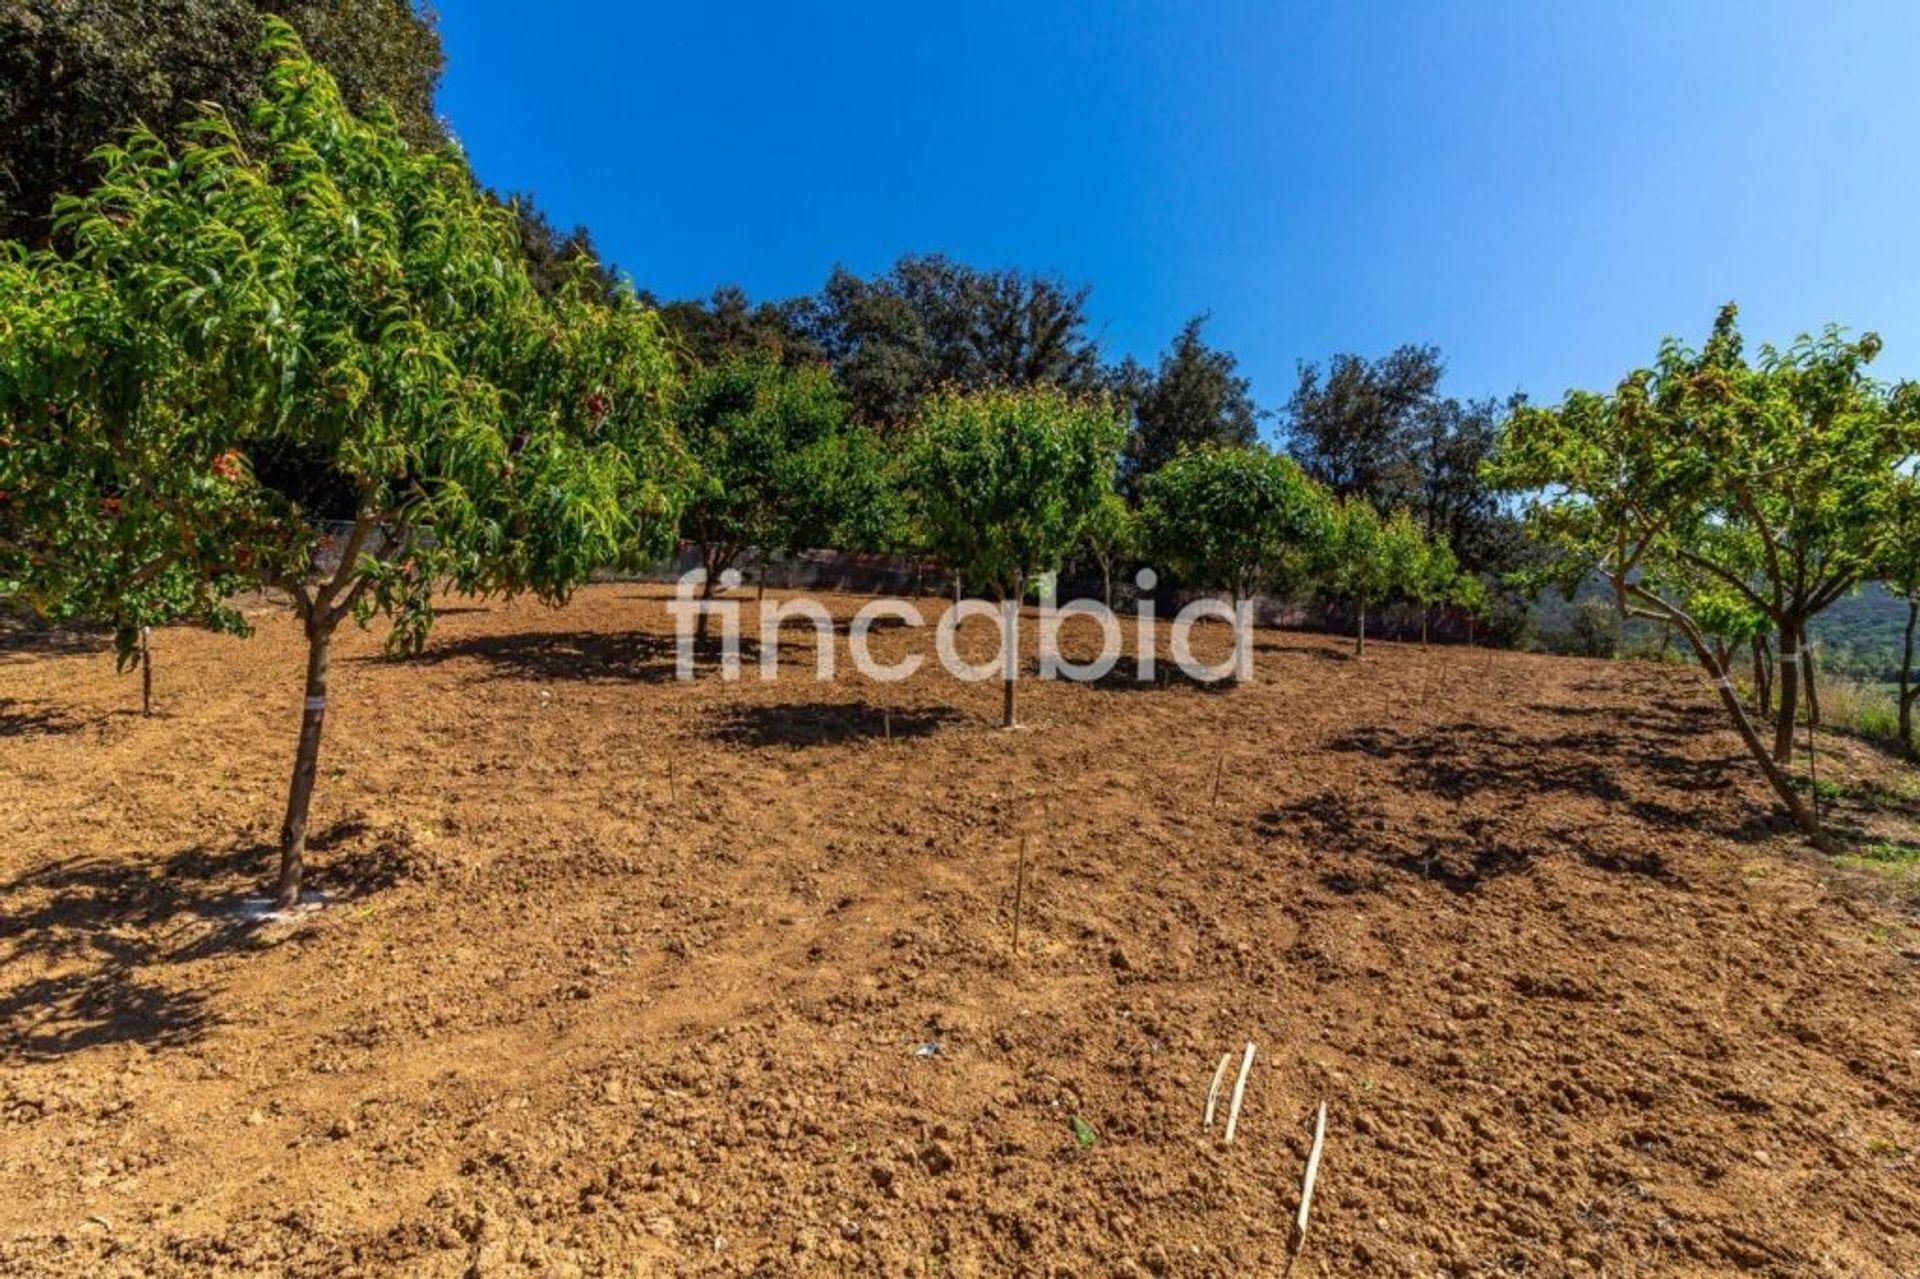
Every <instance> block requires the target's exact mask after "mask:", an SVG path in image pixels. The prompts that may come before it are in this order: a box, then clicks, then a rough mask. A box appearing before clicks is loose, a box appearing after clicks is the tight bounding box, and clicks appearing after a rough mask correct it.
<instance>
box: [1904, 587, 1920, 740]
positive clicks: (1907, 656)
mask: <svg viewBox="0 0 1920 1279" xmlns="http://www.w3.org/2000/svg"><path fill="white" fill-rule="evenodd" d="M1916 629H1920V596H1915V597H1914V598H1912V599H1910V600H1908V601H1907V643H1906V648H1905V649H1904V650H1903V652H1902V653H1901V657H1900V749H1901V750H1903V751H1905V752H1906V753H1907V758H1908V759H1920V742H1916V741H1914V740H1913V703H1914V702H1915V700H1916V699H1920V687H1916V686H1915V685H1914V682H1913V641H1914V632H1915V630H1916Z"/></svg>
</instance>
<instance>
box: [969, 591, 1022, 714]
mask: <svg viewBox="0 0 1920 1279" xmlns="http://www.w3.org/2000/svg"><path fill="white" fill-rule="evenodd" d="M954 580H955V581H956V582H957V581H958V580H959V579H958V578H957V577H956V578H955V579H954ZM1026 597H1027V592H1026V578H1025V576H1024V575H1023V574H1020V573H1015V574H1014V575H1013V610H1012V612H1008V611H1007V597H1006V596H1005V595H1002V596H1001V597H1000V618H1001V625H1000V631H1001V633H1000V727H1002V728H1013V727H1015V726H1016V725H1017V724H1018V723H1019V718H1018V715H1017V713H1016V712H1017V709H1018V708H1017V706H1016V704H1015V698H1014V691H1013V690H1014V684H1015V683H1016V681H1017V679H1018V676H1019V674H1020V623H1019V620H1018V619H1019V617H1020V602H1021V601H1022V600H1024V599H1025V598H1026Z"/></svg>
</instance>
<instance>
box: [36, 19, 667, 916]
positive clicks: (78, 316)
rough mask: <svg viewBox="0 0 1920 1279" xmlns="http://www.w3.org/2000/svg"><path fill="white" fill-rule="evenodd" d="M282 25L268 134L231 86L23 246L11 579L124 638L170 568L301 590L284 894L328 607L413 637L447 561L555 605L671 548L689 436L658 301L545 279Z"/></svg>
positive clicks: (276, 38) (295, 596) (206, 593)
mask: <svg viewBox="0 0 1920 1279" xmlns="http://www.w3.org/2000/svg"><path fill="white" fill-rule="evenodd" d="M267 48H268V50H269V52H270V53H271V54H272V55H273V56H274V57H276V58H277V59H278V61H277V62H276V64H275V66H274V69H273V71H272V72H271V73H270V76H269V78H268V82H267V85H268V87H267V92H266V95H265V97H264V98H263V99H262V101H261V102H260V103H259V104H257V105H256V107H255V109H254V111H253V112H252V115H251V118H250V120H249V130H248V132H249V135H250V136H252V137H254V138H257V139H259V141H257V142H255V143H252V144H245V143H243V142H242V139H241V133H240V130H239V129H238V128H237V127H236V126H235V125H234V124H233V123H232V122H231V121H230V120H229V119H228V118H227V116H226V115H225V113H224V112H221V111H219V110H217V109H215V110H213V111H211V112H210V113H209V114H207V115H204V116H202V117H201V118H200V119H198V120H196V121H194V122H193V123H191V124H189V125H187V126H183V129H182V136H183V139H184V140H183V142H182V143H181V145H180V146H179V147H178V149H177V150H176V149H174V148H172V147H170V146H169V145H168V144H167V143H166V142H165V141H164V140H163V139H162V138H160V137H159V136H158V135H157V134H155V133H153V132H151V131H148V130H145V129H139V130H136V131H134V132H133V133H132V134H131V135H130V136H129V138H128V139H127V141H126V142H125V144H124V145H121V146H116V147H112V148H109V149H107V150H106V151H105V152H103V153H102V156H101V168H102V174H103V177H102V181H101V184H100V185H99V187H98V188H96V189H95V190H94V191H93V192H91V193H89V194H87V195H85V196H82V197H77V198H73V199H70V200H67V201H65V202H63V204H62V205H61V206H60V209H59V218H60V221H61V224H62V226H63V228H64V230H65V233H66V234H67V235H68V236H70V238H71V242H72V244H73V246H74V251H73V253H72V255H71V256H69V257H57V256H55V255H53V254H52V253H48V252H42V253H39V254H35V255H32V256H23V255H21V254H19V253H18V252H16V253H15V254H14V255H13V256H12V257H11V258H9V259H8V260H7V262H6V266H5V271H6V273H7V276H8V279H7V285H8V287H6V288H5V289H0V306H3V307H4V314H0V379H4V380H0V409H4V414H5V418H6V420H8V421H9V422H10V423H11V426H10V427H9V433H10V435H11V436H12V437H13V438H12V441H11V442H12V445H13V447H10V448H8V449H7V450H6V451H5V454H4V459H0V488H3V489H5V490H6V491H7V493H8V495H9V501H8V505H9V507H10V508H12V509H13V510H15V511H16V512H17V513H18V514H17V515H16V517H15V520H14V522H13V523H12V524H11V527H10V538H9V541H8V542H7V543H6V544H4V545H0V555H3V556H4V558H3V559H0V580H4V581H6V582H7V583H8V584H9V585H10V587H12V588H13V589H15V590H16V591H18V593H20V594H22V595H24V596H26V597H27V598H30V599H33V600H35V601H36V602H38V603H40V604H41V605H42V606H43V607H45V608H47V609H49V610H59V609H60V608H62V607H64V606H65V605H66V603H68V602H70V601H78V602H83V603H84V604H85V605H86V606H87V607H89V608H91V609H95V610H97V611H99V612H100V613H102V614H103V615H105V616H107V617H108V618H110V619H111V620H115V621H119V622H122V623H123V627H122V633H123V635H124V633H125V627H124V623H125V622H126V620H127V619H128V617H129V614H130V611H131V610H133V609H134V608H135V607H136V604H135V601H136V600H137V593H138V591H139V590H140V589H141V588H142V586H143V585H145V584H147V583H150V582H153V581H155V580H157V579H158V578H159V577H160V576H161V575H164V574H184V575H185V576H186V580H187V582H188V583H189V584H190V585H191V586H192V587H193V590H192V592H191V595H192V599H193V601H194V603H195V605H196V607H197V609H198V611H200V612H201V613H203V614H204V615H205V616H206V617H207V618H208V620H214V621H221V622H224V623H226V624H229V625H238V622H237V619H236V618H235V617H234V615H232V614H230V613H228V612H226V611H225V606H224V604H223V603H222V602H221V601H222V598H223V596H224V593H225V591H226V590H227V589H228V588H229V586H230V585H231V584H232V583H234V582H236V581H240V582H245V583H250V584H253V585H257V586H261V587H272V588H276V589H278V590H280V591H282V592H284V593H285V594H286V595H287V596H288V597H289V598H290V599H291V601H292V604H293V608H294V610H295V612H296V613H297V614H298V615H299V617H300V619H301V622H302V624H303V627H304V629H305V631H306V636H307V641H308V646H309V660H308V679H307V689H308V691H307V702H306V706H307V711H306V713H305V716H304V718H303V722H302V732H301V744H300V753H299V758H298V760H297V762H296V767H295V778H294V784H293V787H292V793H291V794H290V796H289V804H288V818H287V830H286V836H285V839H284V841H283V849H282V853H283V861H282V875H281V881H280V886H279V895H280V899H281V900H282V902H283V903H286V902H290V901H291V900H293V898H294V896H296V895H297V893H298V885H299V867H300V854H301V851H302V849H303V846H304V831H305V821H306V804H307V798H308V796H310V793H311V788H312V781H313V768H314V763H315V760H316V758H317V751H318V741H319V732H320V722H321V716H322V715H323V714H324V708H325V699H326V683H327V653H328V650H329V645H330V641H331V636H332V633H333V631H334V629H335V628H336V627H337V626H338V625H339V624H340V622H341V621H343V620H344V619H345V618H347V617H349V616H357V617H359V618H361V619H362V620H363V621H364V620H367V619H369V618H370V617H371V616H372V615H373V614H374V613H376V612H378V613H386V614H388V615H390V616H391V617H392V618H393V619H394V621H395V630H394V636H395V642H396V643H397V644H400V645H403V646H411V645H417V644H418V643H420V642H421V641H422V640H423V639H424V637H425V634H426V630H427V627H428V626H429V625H430V623H431V620H432V609H433V590H434V587H435V584H436V583H439V582H450V583H451V584H453V585H454V586H455V587H457V588H458V589H460V590H463V591H468V592H476V593H485V592H509V593H511V592H517V591H531V592H534V593H536V594H538V595H540V596H542V597H543V598H547V599H553V600H559V599H563V598H565V596H566V595H567V593H568V591H569V590H570V589H571V588H572V587H573V586H574V585H575V584H577V583H578V582H580V581H582V580H584V579H585V578H586V576H587V575H588V574H589V573H590V572H592V571H593V570H594V569H596V568H598V567H600V566H602V565H605V564H608V563H618V562H624V561H628V560H632V559H635V558H637V557H639V556H641V555H643V554H648V553H656V552H658V551H659V550H661V549H663V548H664V545H665V543H666V540H667V537H668V536H669V535H670V532H671V518H670V517H671V516H672V514H673V512H674V507H675V505H676V502H677V491H678V490H677V486H678V479H677V475H678V470H677V462H678V452H677V448H676V446H675V445H674V444H673V442H672V440H671V438H670V433H669V432H668V429H667V426H666V422H665V415H664V407H665V404H666V401H667V398H668V396H669V394H670V390H671V381H672V366H671V360H670V357H669V356H668V353H667V350H666V346H665V343H664V341H663V340H662V337H661V334H660V331H659V326H658V322H657V320H656V318H655V317H654V315H653V314H652V313H651V312H650V311H648V310H646V309H644V308H642V307H641V306H639V305H638V304H637V303H636V302H634V301H633V300H632V299H631V297H626V296H623V297H620V298H618V299H616V301H615V303H614V304H613V305H605V304H602V303H601V302H600V301H599V300H598V299H597V298H595V297H593V296H591V291H590V290H587V289H565V290H561V291H560V292H558V293H556V294H554V295H552V296H550V297H543V296H542V295H541V294H540V293H539V292H538V291H537V290H536V289H535V288H534V287H533V285H532V284H531V282H530V281H529V279H528V277H527V274H526V271H525V269H524V266H523V265H522V264H521V261H520V258H519V254H518V249H517V243H516V236H515V226H514V216H513V214H512V213H511V212H510V211H508V210H506V209H503V208H501V207H500V206H499V205H497V204H495V203H494V202H492V201H490V200H488V199H486V198H485V197H484V196H483V195H482V194H481V193H480V192H479V191H478V190H477V189H476V188H475V185H474V183H473V180H472V178H471V175H470V174H469V173H468V172H467V169H466V166H465V164H464V162H463V161H462V160H461V159H460V157H459V156H458V154H457V153H456V152H454V151H452V150H449V149H420V148H416V147H413V146H411V145H410V144H409V143H408V142H407V141H406V139H405V138H404V137H403V135H402V134H401V131H400V128H399V125H398V122H397V120H396V119H395V118H394V117H393V116H392V115H391V113H389V112H386V111H384V110H383V109H381V108H376V109H375V110H374V112H373V113H372V115H371V116H370V118H368V119H365V120H362V119H360V118H358V117H356V116H354V115H353V114H352V113H351V112H349V111H348V110H347V108H346V106H345V103H344V102H343V100H342V98H341V96H340V93H339V90H338V88H337V87H336V85H335V83H334V81H333V78H332V77H331V76H330V75H329V74H328V73H326V72H325V71H324V70H322V69H321V68H320V67H318V66H317V65H316V64H315V63H314V62H312V61H311V60H310V59H309V58H307V57H306V56H304V54H303V53H302V51H301V49H300V46H299V44H298V41H297V38H296V37H295V35H294V33H293V32H292V31H291V29H290V28H288V27H286V26H285V25H284V24H279V23H272V22H270V24H269V39H268V42H267ZM323 520H338V521H340V522H341V531H340V532H338V533H337V534H336V533H333V532H330V531H329V530H328V529H327V528H326V527H324V525H323V524H322V523H321V522H320V521H323ZM335 538H337V539H338V540H337V541H335Z"/></svg>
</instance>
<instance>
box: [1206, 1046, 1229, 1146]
mask: <svg viewBox="0 0 1920 1279" xmlns="http://www.w3.org/2000/svg"><path fill="white" fill-rule="evenodd" d="M1232 1060H1233V1054H1232V1053H1221V1054H1220V1064H1219V1065H1218V1066H1215V1067H1214V1068H1213V1083H1212V1084H1210V1085H1208V1087H1207V1120H1206V1125H1205V1126H1206V1127H1208V1128H1211V1127H1213V1107H1214V1104H1215V1103H1216V1102H1218V1101H1219V1100H1220V1084H1221V1082H1222V1081H1223V1080H1225V1079H1226V1077H1227V1063H1228V1062H1230V1061H1232Z"/></svg>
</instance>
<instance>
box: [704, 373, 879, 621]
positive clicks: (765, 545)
mask: <svg viewBox="0 0 1920 1279" xmlns="http://www.w3.org/2000/svg"><path fill="white" fill-rule="evenodd" d="M675 417H676V419H677V421H678V423H679V428H680V437H681V440H682V441H683V442H684V444H685V447H686V449H687V452H688V453H689V454H690V456H691V458H692V461H693V465H694V468H695V472H694V488H693V494H692V500H691V502H690V504H689V505H688V508H687V511H686V515H685V517H684V520H683V528H684V530H685V532H686V533H687V535H688V536H689V537H691V538H692V539H693V540H694V541H695V542H697V543H699V546H700V562H701V566H702V568H703V569H704V570H705V573H706V578H705V581H704V582H703V584H702V586H701V596H702V598H703V599H707V598H711V597H712V595H713V593H714V589H715V586H716V584H717V583H718V582H719V579H720V575H721V574H722V573H724V572H726V570H727V569H729V568H731V567H732V566H733V565H734V563H735V562H736V561H737V560H738V559H739V558H740V556H741V555H742V554H743V553H744V552H746V551H748V550H749V549H751V550H755V551H758V552H759V553H760V554H761V556H762V557H763V558H764V557H771V556H774V555H777V554H781V553H785V552H790V551H794V550H798V549H801V548H803V547H805V546H809V545H826V544H828V543H834V544H837V545H840V546H842V547H843V548H847V549H851V548H852V547H853V546H856V545H863V546H864V545H870V544H872V543H873V542H876V541H884V540H885V539H886V537H887V536H888V531H887V529H886V527H885V525H886V522H887V513H888V511H889V510H890V507H889V503H888V492H887V489H888V485H887V484H886V482H885V478H886V477H885V462H886V457H885V453H884V450H883V449H882V448H881V447H880V445H879V443H878V441H877V440H876V439H875V437H874V435H873V433H872V432H871V431H869V430H867V429H866V428H863V427H857V426H853V425H851V424H850V423H849V422H848V420H847V405H846V401H845V399H844V398H843V397H842V396H841V393H840V391H839V388H838V387H837V386H836V385H835V384H834V380H833V375H832V374H831V373H830V372H829V371H828V370H827V369H826V368H825V367H824V366H819V365H800V366H797V367H786V366H783V365H781V364H780V363H779V362H778V361H776V360H774V359H772V358H770V357H768V356H764V355H746V356H728V357H725V358H723V359H722V360H720V362H718V363H716V364H714V365H711V366H709V367H706V368H700V369H696V370H694V371H693V373H692V374H691V375H690V376H689V378H688V381H687V387H686V391H685V394H684V396H683V397H682V399H681V401H680V403H679V405H678V408H677V410H676V412H675ZM698 626H699V628H700V634H701V635H702V636H704V635H705V634H706V628H707V613H706V612H705V610H702V611H701V613H700V615H699V620H698Z"/></svg>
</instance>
